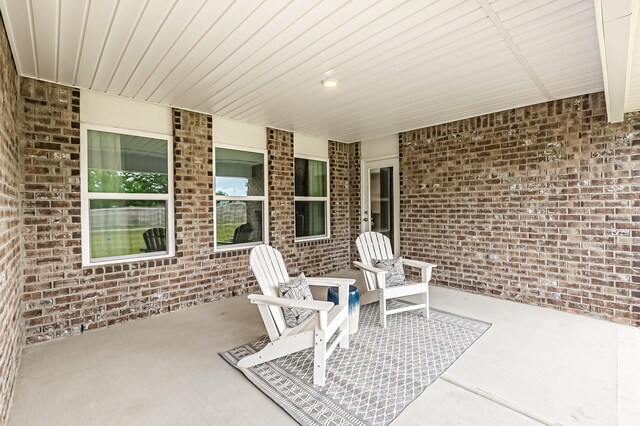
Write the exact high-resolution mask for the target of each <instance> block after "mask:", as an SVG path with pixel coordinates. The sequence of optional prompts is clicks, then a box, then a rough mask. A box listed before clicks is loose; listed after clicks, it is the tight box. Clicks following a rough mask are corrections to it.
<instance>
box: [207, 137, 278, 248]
mask: <svg viewBox="0 0 640 426" xmlns="http://www.w3.org/2000/svg"><path fill="white" fill-rule="evenodd" d="M265 158H266V151H265V150H257V149H238V148H236V147H227V146H220V145H217V144H216V147H215V181H214V186H215V191H214V193H215V195H214V198H215V206H216V213H215V214H216V216H215V220H216V226H215V234H216V238H215V240H216V250H226V249H235V248H240V247H251V246H255V245H258V244H261V243H267V232H266V229H267V212H268V211H267V206H266V204H267V197H266V193H267V175H266V171H267V170H266V167H265V164H266V161H265Z"/></svg>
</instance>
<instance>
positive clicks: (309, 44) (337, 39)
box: [203, 1, 403, 108]
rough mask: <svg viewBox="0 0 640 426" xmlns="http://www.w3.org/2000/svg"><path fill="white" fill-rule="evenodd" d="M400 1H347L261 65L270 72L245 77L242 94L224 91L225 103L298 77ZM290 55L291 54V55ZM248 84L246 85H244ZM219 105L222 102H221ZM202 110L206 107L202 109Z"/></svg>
mask: <svg viewBox="0 0 640 426" xmlns="http://www.w3.org/2000/svg"><path fill="white" fill-rule="evenodd" d="M402 4H403V2H400V1H395V2H386V3H385V2H380V1H377V2H370V1H358V2H350V3H348V4H347V5H346V6H345V7H344V8H342V9H341V13H336V14H334V15H332V16H331V19H329V20H328V21H327V23H326V25H324V26H319V27H314V28H312V29H311V31H309V32H307V33H305V34H304V36H303V37H301V38H299V39H297V40H296V41H295V42H294V43H292V44H291V45H290V46H289V49H288V50H287V51H279V52H277V53H276V54H275V55H273V56H272V57H271V58H269V60H268V61H267V62H265V63H264V64H263V65H262V68H263V69H264V68H265V67H266V68H267V69H270V70H271V71H270V72H267V73H265V72H262V71H258V70H256V71H257V72H256V73H251V74H248V75H247V76H246V79H247V80H248V81H247V82H245V85H244V87H243V88H242V91H241V93H237V94H236V93H234V91H230V90H229V91H225V94H226V95H227V97H226V98H224V99H226V100H229V99H230V98H232V99H233V100H235V101H236V102H240V99H243V98H246V97H253V96H254V94H255V93H256V92H260V91H263V90H264V87H265V84H267V83H270V84H271V85H274V84H276V85H277V84H278V83H283V82H286V83H287V84H288V83H289V80H290V76H291V74H292V73H294V74H298V72H297V71H296V68H297V67H299V66H304V65H305V64H306V63H307V62H308V61H312V60H314V59H318V58H319V59H320V60H325V58H327V57H328V56H330V55H331V51H332V50H333V49H334V48H335V46H340V43H341V42H342V41H343V40H345V39H346V38H348V36H349V35H351V34H354V33H357V32H358V31H359V30H360V29H362V28H363V27H365V26H367V25H368V24H370V23H372V22H376V21H378V20H382V19H383V18H384V16H386V15H387V14H388V13H390V12H392V11H393V10H395V9H397V8H398V7H400V6H401V5H402ZM292 52H293V54H292ZM330 71H331V70H330V69H324V68H323V69H318V70H315V72H314V75H315V76H316V78H315V80H316V81H318V82H319V81H320V80H321V79H322V78H326V77H322V76H323V75H326V74H325V73H327V72H330ZM247 83H248V84H247ZM220 102H225V101H224V100H221V101H220ZM203 108H206V107H205V106H203Z"/></svg>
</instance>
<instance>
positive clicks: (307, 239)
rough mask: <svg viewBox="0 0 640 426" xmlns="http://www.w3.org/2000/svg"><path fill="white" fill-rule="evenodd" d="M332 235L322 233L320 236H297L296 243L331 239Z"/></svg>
mask: <svg viewBox="0 0 640 426" xmlns="http://www.w3.org/2000/svg"><path fill="white" fill-rule="evenodd" d="M330 239H331V236H330V235H322V236H318V237H301V238H296V239H295V242H296V243H308V242H311V241H323V240H330Z"/></svg>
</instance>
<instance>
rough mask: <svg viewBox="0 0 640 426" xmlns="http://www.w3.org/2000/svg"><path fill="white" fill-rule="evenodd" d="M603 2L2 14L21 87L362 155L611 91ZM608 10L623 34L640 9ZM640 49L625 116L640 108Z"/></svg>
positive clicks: (59, 8)
mask: <svg viewBox="0 0 640 426" xmlns="http://www.w3.org/2000/svg"><path fill="white" fill-rule="evenodd" d="M593 1H600V0H423V1H410V0H322V1H320V0H313V1H308V2H302V1H294V0H0V12H1V13H2V17H3V20H4V22H5V27H6V29H7V35H8V38H9V42H10V44H11V49H12V52H13V54H14V58H15V60H16V66H17V68H18V72H19V73H20V74H21V75H27V76H31V77H36V78H43V79H46V80H52V81H57V82H60V83H62V84H67V85H73V86H76V87H80V88H84V89H92V90H99V91H104V92H106V93H109V94H115V95H121V96H125V97H130V98H134V99H137V100H142V101H151V102H156V103H160V104H163V105H170V106H176V107H179V108H187V109H192V110H197V111H202V112H205V113H213V112H215V113H216V114H217V115H222V116H226V117H229V118H236V119H241V120H243V121H247V122H251V123H254V124H260V125H266V126H273V127H279V128H286V129H288V130H293V131H300V132H302V133H308V134H310V135H314V136H317V137H321V138H323V139H324V138H331V139H336V140H342V141H347V142H349V141H354V140H358V139H371V138H374V137H376V136H380V135H386V134H391V133H396V132H401V131H405V130H408V129H412V128H420V127H425V126H429V125H433V124H438V123H444V122H449V121H453V120H457V119H462V118H466V117H469V116H476V115H481V114H486V113H490V112H495V111H500V110H506V109H510V108H514V107H517V106H524V105H528V104H532V103H538V102H543V101H545V100H546V99H548V98H553V99H555V98H563V97H569V96H575V95H580V94H585V93H592V92H594V91H598V90H601V89H602V88H603V87H604V81H605V80H604V79H603V73H606V69H605V70H603V68H602V66H601V63H602V61H601V59H600V56H599V49H598V44H599V43H600V42H601V41H602V43H603V45H604V44H605V43H604V38H602V40H601V39H600V38H599V37H598V28H597V26H596V19H595V18H596V8H595V6H594V3H593ZM606 3H615V4H614V5H612V6H611V9H607V10H605V11H604V16H606V17H609V21H611V22H613V21H615V22H618V23H620V22H622V21H618V20H619V19H623V18H624V19H626V18H627V17H628V14H626V15H625V13H626V12H625V11H626V10H628V4H631V5H632V6H631V7H632V8H633V7H634V6H633V5H634V4H637V3H638V0H620V1H617V2H609V1H608V0H606ZM32 6H33V7H32ZM598 13H600V20H601V21H602V15H603V14H602V10H600V11H599V12H598ZM488 18H489V19H488ZM605 21H606V19H605ZM636 21H637V14H634V15H633V16H632V17H631V18H630V21H629V22H622V23H623V24H625V25H626V24H629V27H632V26H633V25H634V24H635V23H636ZM603 28H604V25H603ZM607 30H608V29H607ZM613 30H614V32H612V33H611V34H613V35H612V37H619V36H616V33H615V30H616V28H613ZM630 31H636V30H635V28H634V29H632V30H630ZM636 38H640V33H638V32H637V31H636V32H635V33H634V35H633V36H630V37H629V51H630V52H631V53H630V54H629V56H628V59H627V64H628V67H627V68H628V71H627V74H626V75H627V76H628V88H626V92H625V97H626V103H625V104H624V109H625V110H630V108H634V105H635V108H636V109H640V43H638V44H636V47H635V48H633V47H632V46H631V43H630V42H631V40H632V39H634V40H635V39H636ZM608 41H609V42H611V40H608ZM619 50H620V48H619V47H617V51H619ZM622 50H624V49H622ZM618 53H619V52H618ZM610 59H611V58H610ZM619 59H620V58H619V57H618V60H619ZM636 75H638V77H635V76H636ZM327 76H331V77H333V78H337V79H339V80H340V85H339V87H338V88H337V89H336V90H333V91H331V90H327V89H325V88H323V87H322V86H321V85H320V83H319V81H320V80H321V79H323V78H327ZM545 90H546V92H547V93H546V94H545ZM607 90H608V91H609V92H610V93H608V94H607V96H609V95H611V93H612V91H611V90H609V89H607ZM616 93H618V92H616ZM620 96H622V95H620V94H618V95H615V96H614V98H616V99H619V98H620ZM607 105H608V106H609V107H610V106H611V102H610V101H609V102H608V103H607ZM617 105H619V102H618V104H617ZM619 109H620V107H619V106H618V110H619Z"/></svg>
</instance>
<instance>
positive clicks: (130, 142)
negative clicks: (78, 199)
mask: <svg viewBox="0 0 640 426" xmlns="http://www.w3.org/2000/svg"><path fill="white" fill-rule="evenodd" d="M87 134H88V140H87V147H88V152H87V155H88V163H89V170H88V182H89V192H115V193H146V194H166V193H167V192H168V189H169V175H168V173H167V155H168V146H167V141H166V140H164V139H153V138H145V137H141V136H131V135H123V134H119V133H111V132H102V131H98V130H89V131H88V132H87Z"/></svg>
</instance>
